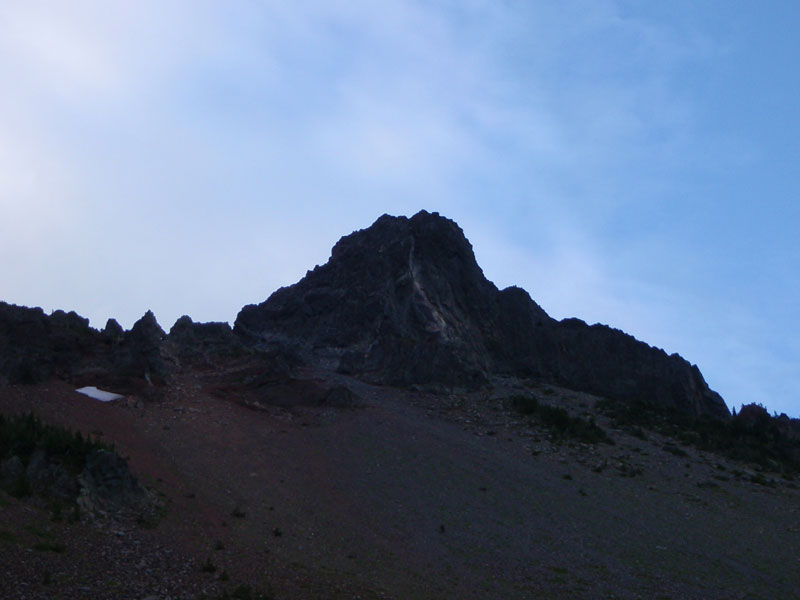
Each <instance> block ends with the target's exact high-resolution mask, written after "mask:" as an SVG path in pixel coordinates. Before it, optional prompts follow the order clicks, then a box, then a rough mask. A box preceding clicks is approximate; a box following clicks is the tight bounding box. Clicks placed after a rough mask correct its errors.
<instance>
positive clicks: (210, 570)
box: [200, 558, 217, 573]
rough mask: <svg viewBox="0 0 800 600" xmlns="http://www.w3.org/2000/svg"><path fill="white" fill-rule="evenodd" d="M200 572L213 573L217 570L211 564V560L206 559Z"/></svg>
mask: <svg viewBox="0 0 800 600" xmlns="http://www.w3.org/2000/svg"><path fill="white" fill-rule="evenodd" d="M200 570H201V571H202V572H203V573H214V572H215V571H216V570H217V567H216V566H215V565H214V563H212V562H211V558H207V559H206V562H204V563H203V566H202V567H200Z"/></svg>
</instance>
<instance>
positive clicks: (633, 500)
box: [0, 372, 800, 599]
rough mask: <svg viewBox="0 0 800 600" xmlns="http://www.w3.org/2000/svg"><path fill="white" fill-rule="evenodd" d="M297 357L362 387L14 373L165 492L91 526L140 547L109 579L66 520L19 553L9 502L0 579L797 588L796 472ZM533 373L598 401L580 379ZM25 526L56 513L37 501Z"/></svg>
mask: <svg viewBox="0 0 800 600" xmlns="http://www.w3.org/2000/svg"><path fill="white" fill-rule="evenodd" d="M302 375H303V376H304V378H306V379H310V380H313V379H315V378H327V377H333V378H334V380H335V383H337V384H340V385H345V386H347V387H348V388H350V389H352V390H353V392H354V393H355V394H356V395H357V396H358V398H360V407H357V408H332V407H327V406H317V407H311V406H294V407H291V406H287V407H265V408H264V409H262V410H253V409H251V408H247V407H245V406H243V405H241V404H240V403H239V402H238V401H237V400H238V399H237V398H224V397H220V396H219V395H218V393H217V388H216V387H215V386H214V385H212V386H210V387H209V386H208V384H207V381H208V380H207V374H202V375H198V374H196V373H184V374H181V375H179V376H177V377H176V378H175V380H174V381H173V383H172V385H171V387H170V391H169V393H168V394H167V395H166V396H165V397H164V398H163V399H162V400H161V401H160V402H148V403H143V404H139V405H138V406H137V405H135V404H131V403H125V402H118V403H108V404H103V403H93V402H92V401H90V400H89V399H84V398H81V397H79V396H78V395H75V394H74V393H73V392H71V391H70V390H69V389H68V388H65V387H63V386H61V385H60V384H45V385H37V386H14V387H12V388H7V389H6V391H5V392H4V394H2V396H1V397H0V408H1V409H2V410H3V411H4V412H17V411H20V410H25V409H27V408H31V407H35V408H36V409H37V410H38V411H39V412H40V413H41V414H42V415H43V417H44V418H45V419H47V420H49V421H55V422H60V423H63V424H67V425H70V426H71V427H78V428H80V429H82V430H83V431H85V432H89V431H95V434H97V432H98V431H100V432H102V437H103V438H104V439H106V440H107V441H111V440H113V441H114V442H115V444H116V447H117V449H118V451H119V452H120V453H121V454H123V455H125V456H128V457H129V459H130V464H131V466H132V468H133V469H134V471H135V472H136V473H137V474H138V475H139V477H140V479H141V480H142V481H144V482H146V483H147V484H148V485H149V486H150V487H152V489H153V490H155V491H156V492H157V493H158V494H159V495H160V496H161V497H162V498H163V499H164V501H165V503H166V507H167V510H166V512H165V514H164V516H163V518H162V520H161V521H159V522H158V523H156V524H153V525H149V526H148V528H145V529H142V528H139V527H136V526H134V527H133V528H131V527H130V526H127V525H122V524H120V525H113V524H112V525H111V526H110V527H107V529H108V530H109V535H108V536H107V537H102V536H100V535H99V534H98V537H96V538H95V542H94V543H95V544H100V545H101V546H102V545H103V544H108V552H110V553H112V554H113V553H114V552H115V551H114V548H117V547H118V546H119V545H120V543H121V542H122V543H123V544H127V545H128V546H131V545H132V544H133V542H136V543H135V544H133V545H132V546H131V550H130V552H131V556H136V557H137V559H136V564H125V563H122V564H119V565H116V566H115V567H114V568H115V569H116V571H114V572H113V578H114V579H115V580H116V581H118V582H119V583H118V584H117V585H116V587H115V588H113V589H111V588H107V587H104V586H105V585H107V584H104V579H103V577H102V574H101V573H94V571H92V568H91V566H90V565H85V564H84V565H83V566H75V565H80V564H81V563H80V562H78V563H76V562H75V561H81V560H82V559H81V558H80V557H79V556H74V555H72V554H71V552H72V551H78V550H79V549H80V548H81V546H80V543H79V540H77V539H76V540H73V539H72V538H70V537H65V538H63V539H57V540H55V541H59V542H61V543H63V544H64V546H65V548H66V551H65V552H62V553H58V554H56V553H42V552H34V553H33V554H30V553H27V554H26V549H27V548H29V546H26V545H25V544H27V543H29V542H26V541H25V535H26V533H25V531H20V530H19V529H20V528H19V527H18V524H17V523H15V522H9V521H5V520H3V519H4V518H5V517H3V516H0V530H4V531H7V532H9V533H12V534H13V535H15V536H16V538H15V540H14V541H11V542H7V541H3V540H0V544H4V546H3V548H4V552H2V553H0V561H1V562H2V564H0V568H2V569H3V572H4V573H10V574H12V576H9V577H7V578H5V580H4V581H3V582H0V592H2V595H3V597H7V598H22V597H25V598H28V599H30V598H50V597H52V593H53V590H54V589H57V590H60V591H61V592H62V593H63V594H64V597H75V598H89V597H91V598H132V599H133V598H142V597H146V596H147V595H152V594H155V595H157V597H160V596H158V594H159V592H158V585H163V584H160V583H158V582H160V581H161V582H165V581H169V573H170V569H172V568H175V566H176V565H170V563H169V561H164V560H163V557H164V556H167V555H168V551H169V555H171V556H175V557H178V556H188V557H190V558H189V559H186V560H189V561H190V562H186V563H184V562H181V563H180V565H188V566H189V567H190V568H191V569H193V570H194V572H195V573H196V576H195V579H196V583H193V585H192V586H191V587H188V586H187V588H186V589H185V590H184V591H183V592H181V591H180V590H175V589H174V587H170V588H169V589H170V596H171V597H172V598H196V597H198V596H197V593H198V588H200V589H202V587H203V586H206V587H208V589H209V593H212V592H213V593H215V594H218V593H221V592H222V591H224V590H228V591H229V592H230V591H231V590H233V589H234V588H235V586H237V585H239V584H247V585H251V586H253V588H254V589H261V590H271V592H272V596H271V597H274V598H296V599H303V598H316V597H324V598H342V599H344V598H355V597H361V598H396V599H409V598H419V599H428V598H452V597H463V598H476V599H477V598H519V599H523V598H586V599H589V598H598V597H604V598H612V597H616V598H655V597H660V598H673V599H678V598H681V599H683V598H697V599H701V598H702V599H706V598H720V599H721V598H791V597H793V595H794V594H795V592H796V590H797V586H798V585H800V578H799V577H800V576H799V575H798V570H797V569H796V568H795V566H796V563H797V559H798V556H800V536H798V525H797V523H798V510H799V507H800V495H798V491H797V488H796V487H794V486H793V484H792V483H791V482H789V481H782V480H776V481H775V482H769V481H766V480H762V482H761V483H756V482H755V480H756V478H755V477H754V475H755V473H754V472H753V471H752V470H751V469H750V468H749V467H743V466H741V465H738V464H736V463H732V462H730V461H728V460H726V459H722V458H720V457H718V456H715V455H711V454H706V453H703V452H699V451H697V450H695V449H693V448H690V447H676V446H672V445H670V443H669V442H668V441H667V440H665V439H663V438H661V437H660V436H659V435H658V434H655V433H648V434H647V436H645V437H646V439H641V437H635V436H632V435H629V434H626V433H624V432H622V431H616V430H614V429H613V428H612V427H611V426H610V423H609V422H608V421H606V420H604V419H603V417H602V416H601V415H599V414H598V416H597V418H598V423H599V424H600V425H601V426H602V427H603V428H605V429H606V430H607V431H608V432H609V434H610V435H612V437H613V438H614V440H615V441H616V444H614V445H610V444H604V443H600V444H583V443H576V442H570V441H569V440H562V441H558V440H556V439H554V438H552V436H551V435H549V433H548V430H546V429H543V428H542V427H541V426H540V425H539V424H537V423H536V422H535V421H534V422H528V421H527V420H526V419H525V418H522V417H520V416H518V415H517V414H516V413H515V412H514V411H511V410H509V409H508V396H509V394H512V395H513V394H516V393H519V392H520V391H521V390H518V389H509V390H503V389H499V388H498V389H496V391H495V392H494V393H492V394H485V393H473V394H457V395H452V396H446V397H443V396H441V395H433V394H429V393H424V392H409V391H402V390H393V389H388V388H386V387H384V386H372V385H369V384H364V383H361V382H359V381H357V380H354V379H351V378H349V377H345V376H331V375H329V374H325V373H320V372H306V373H303V374H302ZM530 392H533V393H535V394H537V395H538V396H539V397H541V398H547V399H548V402H550V403H552V404H554V405H561V406H568V407H575V408H577V409H578V410H579V411H587V412H594V404H595V402H596V398H594V397H592V396H590V395H587V394H581V393H574V392H569V391H566V390H561V389H558V388H553V387H545V388H535V389H533V390H528V392H527V393H530ZM678 454H680V456H679V455H678ZM767 484H769V485H767ZM0 500H2V502H3V503H4V504H6V506H10V507H11V508H12V509H13V510H15V511H17V509H16V507H17V506H18V504H17V503H18V501H17V500H15V499H12V498H0ZM18 512H19V511H17V512H15V513H13V514H18ZM2 514H3V515H9V514H10V513H9V512H8V511H6V510H5V509H4V511H3V513H2ZM24 514H31V513H30V512H29V511H26V512H24ZM86 526H87V527H89V528H90V529H91V528H94V527H96V526H94V525H91V523H87V524H86ZM103 527H105V526H101V528H100V529H101V533H102V530H103ZM35 528H36V530H39V531H45V532H51V531H52V533H51V535H60V534H59V532H58V529H57V526H56V525H54V524H52V523H50V522H49V518H48V517H47V516H46V513H45V515H44V516H43V517H42V518H41V519H40V521H39V522H37V523H35ZM115 532H122V533H120V534H119V535H117V533H115ZM120 536H122V537H120ZM137 540H138V542H137ZM124 547H127V546H124ZM150 549H153V550H152V551H153V552H158V556H159V557H161V558H158V557H154V556H151V553H150ZM12 550H13V551H12ZM117 554H118V552H117ZM20 556H22V557H23V558H24V559H25V560H26V561H28V562H30V561H32V560H41V561H47V563H46V565H47V568H48V569H49V570H50V572H51V577H50V579H49V581H48V582H47V583H45V582H43V580H42V579H40V578H39V577H38V576H37V577H33V578H32V577H31V576H30V573H29V575H28V578H27V579H26V580H24V581H25V586H24V587H21V586H20V585H19V583H20V581H19V579H17V575H16V574H17V573H19V572H20V569H21V567H20V566H19V564H17V563H13V562H5V561H7V560H15V559H16V558H18V557H20ZM122 556H124V555H122ZM181 560H184V559H181ZM207 561H210V562H211V563H212V564H213V566H214V567H215V568H216V571H215V572H214V573H207V572H203V570H202V566H201V565H202V564H203V563H206V562H207ZM141 565H146V568H143V567H142V566H141ZM112 566H113V565H112ZM161 570H163V571H161ZM223 570H224V571H225V572H226V573H227V575H226V577H227V578H229V579H227V580H225V581H220V580H219V575H220V573H221V572H222V571H223ZM181 573H182V574H181V577H182V578H183V579H185V578H186V577H187V576H188V574H187V572H186V567H185V566H181ZM22 574H24V572H23V573H22ZM15 583H16V585H14V584H15ZM148 586H151V587H148ZM153 586H155V587H153ZM165 589H167V588H165ZM81 590H84V591H83V592H82V591H81Z"/></svg>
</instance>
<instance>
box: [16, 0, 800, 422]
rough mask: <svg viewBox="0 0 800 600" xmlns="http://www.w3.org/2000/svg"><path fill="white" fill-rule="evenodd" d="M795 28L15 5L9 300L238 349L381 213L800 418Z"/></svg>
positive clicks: (455, 4)
mask: <svg viewBox="0 0 800 600" xmlns="http://www.w3.org/2000/svg"><path fill="white" fill-rule="evenodd" d="M798 22H800V3H797V2H794V1H781V0H771V1H769V2H762V3H755V2H744V1H736V0H718V1H717V0H700V1H696V0H692V1H689V0H671V1H670V2H644V1H634V0H629V1H623V0H585V1H584V0H558V1H555V0H553V1H537V2H531V1H517V0H491V1H483V0H459V1H453V0H441V1H437V0H424V1H423V0H381V1H380V2H373V1H367V0H349V1H344V0H342V1H338V0H325V1H313V0H286V1H284V0H274V1H267V0H263V1H257V0H231V1H230V2H215V1H207V2H206V1H202V0H191V1H189V0H186V1H182V0H158V1H148V0H139V1H136V2H133V1H130V2H125V1H122V0H121V1H119V2H113V3H109V2H106V1H105V0H101V1H96V2H95V1H84V0H72V1H70V2H61V1H52V2H39V1H36V0H22V1H18V0H4V1H3V2H2V3H0V80H2V81H3V82H4V85H3V86H2V89H3V92H2V93H0V299H2V300H5V301H7V302H10V303H14V304H21V305H27V306H41V307H42V308H44V309H45V310H46V311H48V312H49V311H52V310H55V309H65V310H75V311H76V312H78V313H79V314H81V315H83V316H85V317H88V318H89V319H90V320H91V324H92V326H94V327H98V328H102V327H103V326H104V324H105V322H106V319H108V318H109V317H114V318H116V319H117V320H118V321H119V322H120V323H121V324H122V325H123V326H124V327H126V328H129V327H131V326H132V324H133V323H134V322H135V321H136V320H137V319H138V318H139V317H140V316H141V315H142V314H144V312H145V311H147V310H148V309H152V310H153V312H154V313H155V315H156V317H157V319H158V320H159V322H160V323H161V325H162V326H163V327H164V328H165V329H166V330H169V328H170V327H171V325H172V324H173V323H174V321H175V320H176V319H177V318H178V317H180V316H181V315H183V314H188V315H190V316H191V317H192V318H193V319H194V320H195V321H228V322H231V323H232V322H233V320H234V319H235V318H236V314H237V312H238V310H239V309H240V308H241V307H242V306H243V305H245V304H251V303H258V302H261V301H263V300H265V299H266V298H267V297H268V296H269V295H270V294H271V293H272V292H273V291H275V290H276V289H277V288H279V287H280V286H284V285H290V284H292V283H294V282H295V281H297V280H298V279H300V278H301V277H302V276H303V275H305V273H306V271H307V270H309V269H312V268H313V267H314V266H315V265H317V264H324V263H325V262H326V261H327V259H328V257H329V256H330V249H331V247H332V246H333V244H334V243H335V242H336V241H337V240H338V239H339V238H340V237H341V236H343V235H346V234H348V233H350V232H352V231H353V230H356V229H362V228H365V227H368V226H369V225H370V224H372V223H373V222H374V221H375V220H376V219H377V218H378V217H379V216H380V215H382V214H384V213H388V214H393V215H407V216H410V215H412V214H414V213H416V212H418V211H419V210H420V209H426V210H429V211H438V212H439V213H441V214H443V215H445V216H447V217H449V218H452V219H454V220H455V221H456V222H457V223H458V224H459V225H460V226H461V227H462V229H463V230H464V232H465V234H466V236H467V238H468V239H469V240H470V241H471V243H472V245H473V248H474V250H475V254H476V257H477V259H478V262H479V264H480V265H481V267H482V268H483V271H484V273H485V275H486V276H487V278H489V279H490V280H491V281H493V282H494V283H495V284H496V285H497V286H498V287H500V288H503V287H506V286H509V285H519V286H520V287H523V288H525V289H526V290H527V291H528V292H529V293H530V294H531V296H532V297H533V298H534V299H535V300H536V301H537V302H538V303H539V304H540V305H541V306H542V307H543V308H544V309H545V310H546V311H547V312H548V313H549V314H550V315H551V316H553V317H555V318H559V319H560V318H565V317H571V316H577V317H579V318H581V319H583V320H585V321H587V322H588V323H595V322H599V323H605V324H609V325H611V326H613V327H616V328H619V329H622V330H624V331H626V332H628V333H630V334H632V335H634V336H636V337H637V338H639V339H641V340H644V341H646V342H648V343H649V344H651V345H653V346H657V347H660V348H663V349H664V350H665V351H666V352H668V353H673V352H677V353H679V354H681V355H682V356H683V357H685V358H686V359H687V360H689V361H690V362H691V363H694V364H697V365H698V366H699V367H700V369H701V371H702V372H703V374H704V376H705V378H706V380H707V381H708V383H709V385H710V386H711V387H712V388H713V389H715V390H716V391H718V392H719V393H720V394H721V395H722V396H723V397H724V398H725V400H726V402H727V403H728V406H729V407H736V408H737V409H738V407H739V406H740V405H741V404H743V403H750V402H758V403H761V404H764V405H765V406H767V408H768V409H770V410H771V411H775V412H778V413H780V412H786V413H787V414H789V415H790V416H794V417H800V372H798V364H800V342H798V340H800V317H799V315H798V299H799V298H800V284H798V277H797V273H798V267H800V243H798V241H797V235H796V234H797V232H798V223H800V201H799V200H800V194H799V193H798V192H800V178H799V177H798V169H797V159H798V156H799V155H800V152H798V151H799V150H800V135H798V134H799V133H800V102H798V101H797V99H798V97H799V96H800V69H798V68H797V64H798V61H799V60H800V36H797V35H796V25H797V23H798Z"/></svg>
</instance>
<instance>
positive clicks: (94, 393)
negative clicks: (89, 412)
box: [75, 385, 125, 402]
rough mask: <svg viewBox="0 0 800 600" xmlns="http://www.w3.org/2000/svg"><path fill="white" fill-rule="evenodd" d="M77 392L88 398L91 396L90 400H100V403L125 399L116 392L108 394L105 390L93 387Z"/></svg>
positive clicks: (83, 388)
mask: <svg viewBox="0 0 800 600" xmlns="http://www.w3.org/2000/svg"><path fill="white" fill-rule="evenodd" d="M75 391H76V392H78V393H79V394H84V395H86V396H89V397H90V398H94V399H95V400H99V401H100V402H111V401H112V400H122V399H123V398H124V397H125V396H123V395H121V394H115V393H114V392H106V391H105V390H98V389H97V388H96V387H94V386H93V385H89V386H86V387H82V388H80V389H77V390H75Z"/></svg>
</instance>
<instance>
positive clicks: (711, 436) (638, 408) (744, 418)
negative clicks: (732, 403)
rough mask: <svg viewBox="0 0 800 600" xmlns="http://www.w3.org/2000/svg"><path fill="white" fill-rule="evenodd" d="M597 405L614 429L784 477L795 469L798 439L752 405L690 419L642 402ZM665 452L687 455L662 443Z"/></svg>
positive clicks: (798, 468) (798, 457)
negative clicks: (652, 435)
mask: <svg viewBox="0 0 800 600" xmlns="http://www.w3.org/2000/svg"><path fill="white" fill-rule="evenodd" d="M598 407H599V408H601V410H603V412H604V413H606V414H608V415H609V416H611V417H612V418H613V420H614V423H615V425H616V426H617V427H620V428H621V429H623V430H626V431H629V432H630V431H633V430H635V429H638V428H645V429H649V430H651V431H657V432H659V433H661V434H663V435H667V436H670V437H672V438H674V439H675V440H677V441H678V442H680V443H683V444H687V445H692V446H695V447H696V448H698V449H700V450H704V451H708V452H715V453H717V454H720V455H722V456H726V457H728V458H731V459H733V460H738V461H741V462H744V463H750V464H754V465H758V466H759V467H761V468H763V469H766V470H768V471H771V472H774V473H781V474H783V475H784V476H787V477H791V476H793V475H794V474H796V473H798V472H800V439H797V438H796V437H794V436H792V435H790V434H787V432H786V431H785V428H783V427H782V425H781V422H780V420H779V418H777V417H773V416H770V415H769V413H767V411H766V410H765V409H764V408H763V407H759V406H757V405H751V406H750V407H745V408H750V410H747V411H745V410H743V411H741V412H739V414H735V413H734V415H733V416H732V417H731V418H730V419H727V420H722V419H713V418H710V417H699V418H692V417H688V416H686V415H683V414H681V413H678V412H676V411H669V410H664V409H659V408H657V407H655V406H652V405H650V404H647V403H644V402H615V401H611V400H606V401H603V402H601V403H599V404H598ZM664 450H666V451H668V452H671V453H673V454H676V455H681V453H683V454H682V455H685V454H686V453H685V451H683V450H682V449H680V448H678V447H677V446H675V445H674V444H667V445H665V446H664Z"/></svg>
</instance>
